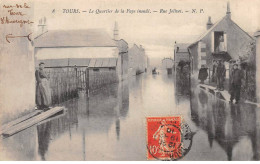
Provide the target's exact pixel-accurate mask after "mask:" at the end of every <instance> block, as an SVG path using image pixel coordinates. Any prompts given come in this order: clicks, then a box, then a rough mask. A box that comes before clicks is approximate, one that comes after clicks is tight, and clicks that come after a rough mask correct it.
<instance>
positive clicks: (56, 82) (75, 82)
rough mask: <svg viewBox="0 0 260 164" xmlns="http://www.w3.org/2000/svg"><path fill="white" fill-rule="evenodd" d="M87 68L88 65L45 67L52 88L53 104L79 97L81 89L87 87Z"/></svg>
mask: <svg viewBox="0 0 260 164" xmlns="http://www.w3.org/2000/svg"><path fill="white" fill-rule="evenodd" d="M86 69H87V68H86V67H85V68H73V67H48V68H45V72H46V74H47V76H48V78H49V82H50V87H51V90H52V104H57V103H61V102H64V101H66V100H68V99H71V98H74V97H77V95H78V90H79V89H86V86H87V85H86V82H87V81H86V75H85V74H86Z"/></svg>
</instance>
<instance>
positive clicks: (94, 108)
mask: <svg viewBox="0 0 260 164" xmlns="http://www.w3.org/2000/svg"><path fill="white" fill-rule="evenodd" d="M61 105H64V106H65V107H66V108H67V109H68V111H67V113H66V114H64V115H63V116H60V117H58V118H57V117H56V118H55V117H54V118H53V119H50V120H49V121H45V122H43V123H41V124H40V125H38V126H37V132H38V153H39V155H40V156H41V160H45V159H46V160H50V159H52V157H51V156H52V154H51V153H48V147H49V144H52V142H55V140H56V139H58V138H61V137H62V136H64V135H67V134H69V141H66V140H64V141H62V142H64V143H66V142H72V140H73V135H78V133H79V134H81V136H82V137H81V138H82V142H81V143H80V144H81V145H82V146H81V147H82V149H81V153H82V155H80V156H82V158H79V160H86V154H87V150H86V147H87V146H88V145H87V144H86V142H87V137H88V135H92V134H97V136H98V135H99V134H103V135H108V134H109V131H110V130H111V127H113V126H115V130H114V133H115V134H116V138H117V140H119V139H120V120H121V119H124V118H125V117H127V114H128V110H129V88H128V81H123V82H121V83H119V84H114V85H113V86H108V87H104V88H102V89H100V90H99V91H97V92H92V93H90V95H89V96H87V95H86V94H85V93H84V92H81V93H79V97H78V98H76V99H72V100H69V101H67V102H65V103H63V104H61ZM101 139H102V138H101ZM75 145H77V144H76V143H75ZM46 154H48V157H49V158H48V157H47V156H46ZM71 156H73V155H71ZM77 156H79V154H77ZM53 158H55V157H53ZM76 159H78V157H77V158H76Z"/></svg>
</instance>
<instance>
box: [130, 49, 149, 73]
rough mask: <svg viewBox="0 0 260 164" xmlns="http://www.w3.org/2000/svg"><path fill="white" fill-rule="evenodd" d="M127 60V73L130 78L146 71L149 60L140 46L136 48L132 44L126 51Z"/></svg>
mask: <svg viewBox="0 0 260 164" xmlns="http://www.w3.org/2000/svg"><path fill="white" fill-rule="evenodd" d="M128 58H129V66H128V67H129V68H128V72H129V75H130V76H133V75H138V74H140V73H143V72H146V71H147V68H148V62H149V59H148V57H147V55H146V54H145V50H144V48H143V47H142V45H140V46H139V47H138V46H137V45H136V44H134V45H133V47H131V48H130V49H129V51H128Z"/></svg>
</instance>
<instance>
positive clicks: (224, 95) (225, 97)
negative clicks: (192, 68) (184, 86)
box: [198, 84, 260, 107]
mask: <svg viewBox="0 0 260 164" xmlns="http://www.w3.org/2000/svg"><path fill="white" fill-rule="evenodd" d="M198 86H199V87H200V88H201V89H204V90H206V91H208V92H210V93H212V94H214V95H215V96H216V97H217V98H219V99H222V100H224V101H230V97H231V95H230V94H229V92H228V91H227V90H223V91H219V90H217V89H216V88H215V87H213V86H211V85H207V84H198ZM244 103H248V104H252V105H256V106H257V107H260V103H256V102H252V101H248V100H245V101H244Z"/></svg>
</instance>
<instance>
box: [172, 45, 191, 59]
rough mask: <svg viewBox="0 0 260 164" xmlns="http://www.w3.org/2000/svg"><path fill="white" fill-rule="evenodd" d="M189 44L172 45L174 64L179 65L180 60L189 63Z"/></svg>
mask: <svg viewBox="0 0 260 164" xmlns="http://www.w3.org/2000/svg"><path fill="white" fill-rule="evenodd" d="M188 46H189V44H187V43H176V44H175V45H174V52H175V55H174V61H175V63H179V62H180V61H181V60H182V61H185V62H188V61H190V55H189V51H188Z"/></svg>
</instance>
